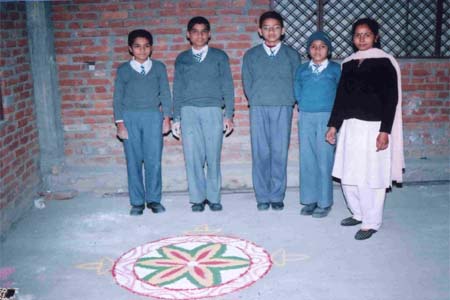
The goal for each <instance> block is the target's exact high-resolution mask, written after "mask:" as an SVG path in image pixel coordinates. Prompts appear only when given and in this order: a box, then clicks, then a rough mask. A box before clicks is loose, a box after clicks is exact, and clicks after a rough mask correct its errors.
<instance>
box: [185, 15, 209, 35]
mask: <svg viewBox="0 0 450 300" xmlns="http://www.w3.org/2000/svg"><path fill="white" fill-rule="evenodd" d="M196 24H204V25H205V27H206V30H208V31H211V25H210V24H209V21H208V19H206V18H205V17H201V16H197V17H193V18H192V19H190V20H189V22H188V25H187V30H188V31H191V30H192V28H194V26H195V25H196Z"/></svg>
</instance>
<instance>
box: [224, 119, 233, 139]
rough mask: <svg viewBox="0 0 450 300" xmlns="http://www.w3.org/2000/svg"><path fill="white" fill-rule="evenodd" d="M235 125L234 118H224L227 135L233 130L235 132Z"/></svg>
mask: <svg viewBox="0 0 450 300" xmlns="http://www.w3.org/2000/svg"><path fill="white" fill-rule="evenodd" d="M233 126H234V124H233V119H231V118H230V119H228V118H225V119H223V131H224V132H225V136H229V135H230V134H231V132H233Z"/></svg>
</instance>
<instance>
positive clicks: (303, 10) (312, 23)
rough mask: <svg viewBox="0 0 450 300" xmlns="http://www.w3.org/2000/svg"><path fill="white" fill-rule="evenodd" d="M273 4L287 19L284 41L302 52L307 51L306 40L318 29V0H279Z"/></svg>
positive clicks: (285, 19)
mask: <svg viewBox="0 0 450 300" xmlns="http://www.w3.org/2000/svg"><path fill="white" fill-rule="evenodd" d="M273 5H274V6H273V9H274V10H275V11H277V12H278V13H279V14H280V15H281V16H282V17H283V19H284V21H285V31H286V34H285V38H284V42H285V43H286V44H288V45H290V46H292V47H293V48H294V49H296V50H298V51H299V52H300V53H306V49H305V45H306V40H307V39H308V36H309V35H310V34H311V33H312V32H314V31H316V24H317V14H316V11H317V3H316V1H315V0H310V1H291V0H279V1H273Z"/></svg>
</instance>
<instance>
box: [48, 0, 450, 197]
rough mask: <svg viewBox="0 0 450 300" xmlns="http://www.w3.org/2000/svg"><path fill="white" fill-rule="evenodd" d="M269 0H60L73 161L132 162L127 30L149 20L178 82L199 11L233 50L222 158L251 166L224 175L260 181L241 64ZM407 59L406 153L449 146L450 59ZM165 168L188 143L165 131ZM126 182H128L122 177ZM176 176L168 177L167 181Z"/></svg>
mask: <svg viewBox="0 0 450 300" xmlns="http://www.w3.org/2000/svg"><path fill="white" fill-rule="evenodd" d="M269 3H270V1H268V0H264V1H263V0H259V1H251V0H234V1H210V0H208V1H201V0H193V1H115V2H112V1H95V2H94V1H83V0H79V1H64V2H53V3H52V7H53V17H52V19H53V22H54V27H55V30H54V31H55V47H56V53H57V55H56V59H57V63H58V67H59V79H60V88H61V95H62V114H63V123H64V131H65V153H66V162H67V165H68V166H73V167H77V168H82V169H83V168H84V169H86V170H87V169H89V167H92V169H90V170H96V171H98V170H100V169H102V168H109V170H110V169H111V168H113V169H114V168H117V167H119V168H123V166H124V165H123V164H124V155H123V150H122V145H121V144H120V142H119V141H118V140H117V139H115V127H114V125H113V118H112V95H113V82H114V77H115V69H116V67H117V66H118V65H119V64H120V63H121V62H124V61H126V60H128V59H129V55H128V52H127V42H126V36H127V33H128V32H129V31H130V30H132V29H136V28H145V29H148V30H150V31H151V32H152V33H153V34H154V37H155V41H154V54H153V58H155V59H159V60H162V61H163V62H164V63H165V64H166V65H167V67H168V72H169V79H170V81H172V79H173V63H174V60H175V58H176V56H177V54H178V53H179V52H180V51H182V50H185V49H187V48H188V47H189V45H188V43H187V41H186V38H185V27H186V23H187V21H188V20H189V19H190V18H191V17H192V16H195V15H203V16H206V17H208V18H209V20H210V21H211V23H212V40H211V45H212V46H215V47H218V48H221V49H224V50H225V51H226V52H227V53H228V55H229V56H230V58H231V67H232V71H233V78H234V84H235V90H236V115H235V125H236V129H235V132H234V133H233V134H232V135H231V136H230V137H229V138H227V139H225V141H224V146H223V156H222V166H223V168H224V169H225V170H231V169H232V168H233V166H238V167H239V168H242V171H239V170H238V171H235V172H234V173H233V171H230V172H231V173H230V174H228V175H227V174H225V176H224V186H226V187H248V186H249V185H250V184H251V180H248V178H249V177H250V176H251V169H250V165H251V152H250V139H249V119H248V108H247V101H246V99H245V97H244V95H243V91H242V85H241V77H240V68H241V60H242V56H243V54H244V52H245V50H246V49H248V48H249V47H251V46H253V45H255V44H256V43H258V42H259V41H260V40H259V37H258V35H257V33H256V29H257V19H258V17H259V15H260V14H261V13H262V12H263V11H265V10H267V9H269ZM88 61H93V62H95V70H94V71H89V70H88V66H87V63H86V62H88ZM401 66H402V72H403V76H404V78H403V84H404V87H405V95H404V96H405V97H404V106H405V141H406V142H405V145H406V155H407V157H408V158H420V157H423V156H439V155H440V156H446V155H448V147H447V141H448V103H449V101H448V99H449V97H448V77H449V74H448V70H449V63H448V62H446V61H444V60H434V61H430V60H402V61H401ZM296 120H297V115H296V114H295V115H294V122H293V131H292V138H291V150H290V154H289V159H290V164H289V165H290V167H291V168H292V174H294V175H293V176H290V182H289V183H288V184H290V185H296V183H297V177H296V176H295V173H297V174H298V171H297V170H298V169H297V160H298V142H297V130H296V127H297V125H296ZM227 168H228V169H227ZM168 170H169V171H168ZM170 170H172V171H173V173H170ZM163 172H166V173H165V174H166V175H165V177H166V178H167V177H168V175H167V174H168V173H167V172H169V173H170V174H178V173H183V174H184V161H183V155H182V148H181V143H180V142H179V141H176V140H175V139H173V138H172V137H166V138H165V148H164V155H163ZM226 172H228V171H226ZM117 174H122V175H121V176H123V175H125V174H124V172H117V173H115V176H118V175H117ZM174 176H175V175H174ZM297 176H298V175H297ZM243 177H246V178H247V179H245V180H243V179H242V178H243ZM108 182H111V181H110V180H109V181H108ZM119 182H121V183H123V178H121V179H120V181H119ZM167 182H168V181H167V180H164V184H165V186H166V184H167ZM173 183H174V186H173V187H170V188H169V189H180V187H181V188H184V187H185V181H184V180H183V179H180V180H179V181H178V182H176V181H174V182H173ZM102 184H103V183H102ZM104 184H107V183H106V182H104ZM115 184H116V183H114V185H115ZM97 185H98V184H97ZM166 189H167V186H166Z"/></svg>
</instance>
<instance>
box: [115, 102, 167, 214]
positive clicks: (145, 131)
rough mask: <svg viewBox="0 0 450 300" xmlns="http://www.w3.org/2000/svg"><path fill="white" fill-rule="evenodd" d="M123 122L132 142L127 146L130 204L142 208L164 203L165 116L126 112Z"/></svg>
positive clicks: (127, 143) (149, 112)
mask: <svg viewBox="0 0 450 300" xmlns="http://www.w3.org/2000/svg"><path fill="white" fill-rule="evenodd" d="M123 120H124V122H125V126H126V128H127V130H128V139H127V140H124V143H123V145H124V148H125V158H126V160H127V173H128V192H129V194H130V203H131V205H133V206H140V205H144V204H145V202H147V203H148V202H160V201H161V190H162V179H161V156H162V149H163V137H162V120H163V117H162V113H161V112H159V111H145V112H140V111H132V112H131V111H125V112H124V113H123ZM143 169H144V171H145V177H143Z"/></svg>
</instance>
